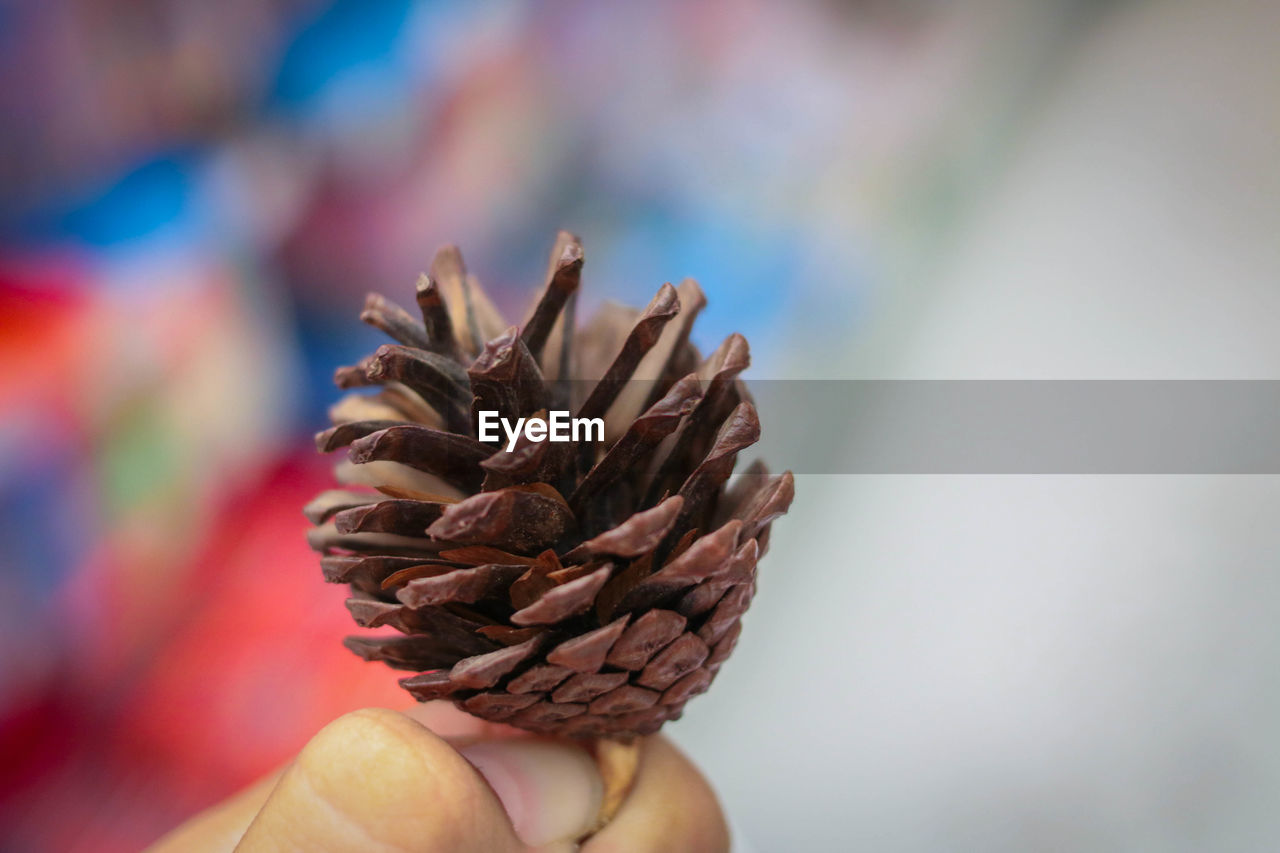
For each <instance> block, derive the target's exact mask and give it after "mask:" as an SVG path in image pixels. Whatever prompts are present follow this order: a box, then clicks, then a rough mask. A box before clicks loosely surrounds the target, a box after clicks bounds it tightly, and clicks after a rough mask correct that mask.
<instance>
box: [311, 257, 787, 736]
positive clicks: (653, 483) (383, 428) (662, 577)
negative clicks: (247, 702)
mask: <svg viewBox="0 0 1280 853" xmlns="http://www.w3.org/2000/svg"><path fill="white" fill-rule="evenodd" d="M581 272H582V247H581V246H580V244H579V242H578V240H577V238H575V237H574V236H573V235H571V234H567V233H564V232H561V233H560V235H559V236H558V237H557V240H556V244H555V248H554V249H553V251H552V255H551V262H550V264H549V268H548V271H547V276H546V285H545V287H544V289H543V292H542V294H541V296H540V298H539V300H538V302H537V304H536V305H535V307H534V309H533V311H532V313H531V315H530V317H529V320H528V321H527V322H526V323H525V324H524V326H523V327H520V328H517V327H514V326H513V327H510V328H508V327H506V325H505V323H504V322H503V321H502V319H501V317H500V316H499V314H498V312H497V310H496V309H495V308H494V306H493V304H492V303H491V302H490V301H489V299H488V297H487V296H486V295H485V293H484V291H483V290H482V289H481V288H480V286H479V284H478V283H477V282H476V280H475V278H474V277H472V276H470V275H468V274H467V273H466V270H465V268H464V267H463V264H462V258H461V256H460V255H459V253H458V250H457V249H456V248H453V247H446V248H444V249H441V250H440V251H439V252H438V253H437V254H436V256H435V259H434V260H433V261H432V264H431V273H430V275H429V276H423V277H421V278H420V279H419V281H418V287H417V301H418V307H419V308H420V310H421V315H422V321H421V322H419V320H418V319H416V318H415V317H412V316H410V315H409V313H408V312H406V311H405V310H403V309H402V308H400V307H398V306H397V305H395V304H393V303H391V302H390V301H388V300H386V299H384V298H383V297H381V296H378V295H376V294H372V295H370V296H369V297H368V299H367V301H366V303H365V309H364V313H363V314H362V315H361V319H362V320H364V321H365V322H366V323H369V324H371V325H373V326H375V327H377V328H378V329H380V330H382V331H383V332H385V333H386V334H387V335H388V336H390V337H391V338H393V339H394V340H395V341H396V343H395V344H388V345H386V346H383V347H381V348H379V349H378V350H377V352H375V353H374V354H373V355H372V356H369V357H368V358H366V359H364V360H363V361H361V362H360V363H359V364H358V365H355V366H353V367H343V368H340V369H339V370H338V371H337V372H336V374H335V381H336V383H337V384H338V386H339V387H340V388H344V389H351V388H359V389H362V391H361V392H354V393H351V394H349V395H348V396H346V397H344V398H343V399H342V400H341V401H340V402H339V403H338V404H337V405H335V406H334V407H333V408H332V410H331V411H330V418H331V420H332V421H333V423H334V426H333V427H332V428H331V429H328V430H326V431H324V432H322V433H320V434H319V435H317V436H316V443H317V445H318V446H319V448H320V450H321V451H324V452H329V451H333V450H337V449H339V448H343V447H345V448H348V453H347V459H346V460H345V461H343V462H340V463H339V464H338V465H337V469H336V474H337V478H338V480H339V481H340V482H342V483H343V484H344V485H345V486H346V488H344V489H342V490H335V491H329V492H325V493H324V494H321V495H320V496H318V497H317V498H316V499H315V500H314V501H312V502H311V503H310V504H309V505H308V506H307V508H306V514H307V517H308V518H310V519H311V521H312V522H313V523H314V524H315V525H316V527H315V528H313V529H312V530H311V531H310V534H309V538H310V541H311V544H312V546H313V547H314V548H315V549H316V550H318V551H320V552H321V553H322V554H323V555H324V556H323V558H322V560H321V565H322V567H323V570H324V576H325V579H326V580H328V581H330V582H333V583H344V584H350V586H351V591H352V597H351V598H349V599H348V600H347V607H348V609H349V610H350V611H351V614H352V615H353V616H354V617H355V620H356V622H357V623H358V624H359V625H361V626H364V627H367V628H375V627H379V626H390V627H391V628H394V629H396V630H397V631H399V632H400V633H399V634H392V635H390V636H386V635H378V636H361V637H349V638H348V639H347V641H346V645H347V647H348V648H350V649H351V650H352V651H354V652H355V653H356V654H358V655H360V656H361V657H363V658H365V659H366V660H380V661H383V662H385V663H387V664H388V665H390V666H392V667H395V668H397V669H405V670H410V671H413V672H416V673H418V674H416V675H413V676H410V677H408V678H405V679H402V680H401V682H400V683H401V684H403V685H404V687H405V688H406V689H407V690H408V691H409V692H410V693H411V694H413V695H414V696H415V697H417V698H418V699H419V700H420V701H424V702H425V701H428V700H432V699H442V698H448V699H451V700H452V701H453V702H454V704H455V705H457V706H458V707H460V708H462V709H463V710H465V711H468V712H470V713H472V714H475V715H476V716H479V717H483V718H484V719H487V720H494V721H501V722H504V723H508V724H510V725H514V726H519V727H521V728H524V729H529V730H532V731H537V732H547V733H554V734H558V735H564V736H568V737H598V736H607V737H614V738H617V737H627V736H630V735H635V734H648V733H650V732H654V731H657V729H658V728H660V727H661V726H662V724H663V723H664V722H666V721H667V720H671V719H675V718H677V717H679V716H680V714H681V711H682V709H683V708H684V704H685V702H687V701H688V700H689V699H690V698H691V697H692V696H695V695H697V694H699V693H701V692H703V691H705V690H706V689H707V687H708V686H709V685H710V683H711V680H712V679H713V678H714V677H715V674H716V672H717V670H719V668H720V666H721V665H722V664H723V663H724V661H725V659H726V658H727V657H728V656H729V653H730V652H731V651H732V649H733V646H734V643H735V642H737V639H738V633H739V631H740V630H741V625H740V621H739V620H740V619H741V617H742V614H743V612H745V611H746V609H747V605H748V604H749V603H750V601H751V597H752V594H753V593H754V592H755V568H756V561H757V559H758V557H759V556H760V555H761V554H762V553H763V552H764V550H765V548H766V547H767V542H768V534H769V526H770V523H771V522H772V521H773V519H775V518H776V517H778V516H779V515H781V514H783V513H784V512H786V510H787V507H788V506H789V505H790V503H791V499H792V495H793V493H794V481H793V478H792V476H791V474H790V472H787V473H784V474H782V475H781V476H779V477H773V478H770V477H768V476H767V473H766V471H765V468H764V466H763V465H762V464H761V463H759V462H757V463H755V464H753V465H752V466H750V467H749V468H748V469H747V470H746V471H745V472H744V473H743V475H742V476H741V477H739V478H738V480H736V481H735V483H734V484H733V486H732V487H726V482H727V481H728V479H729V477H730V474H731V473H732V472H733V467H734V462H735V460H736V458H737V455H738V453H739V452H740V451H741V450H743V449H744V448H746V447H748V446H749V445H751V444H753V443H755V442H756V441H757V440H758V438H759V433H760V426H759V422H758V420H757V417H756V411H755V408H754V406H753V405H752V403H751V401H750V398H749V396H748V394H747V392H746V389H745V387H744V386H743V385H742V383H741V381H740V380H739V379H738V374H739V373H741V372H742V370H743V369H745V368H746V367H747V364H748V362H749V355H748V349H747V342H746V340H745V339H743V337H742V336H741V335H737V334H735V335H731V336H730V337H729V338H727V339H726V340H725V342H724V343H723V344H721V346H720V347H719V348H718V349H717V350H716V351H715V352H714V353H712V354H711V355H710V357H708V358H706V359H703V358H701V357H700V356H699V354H698V351H697V350H696V348H695V347H694V346H693V345H692V344H691V343H690V342H689V329H690V327H691V326H692V324H693V320H694V318H695V317H696V316H697V314H698V312H699V310H700V309H701V308H702V307H703V305H704V304H705V299H704V298H703V295H702V291H701V290H700V289H699V287H698V285H697V283H696V282H694V281H692V280H686V281H684V282H683V283H682V284H681V285H680V286H679V287H678V288H676V287H672V286H671V285H670V284H664V285H663V286H662V288H661V289H660V290H659V291H658V294H657V295H656V296H655V297H654V298H653V301H652V302H650V303H649V305H648V307H646V308H645V309H644V310H643V311H636V310H634V309H629V308H623V307H620V306H616V305H606V306H605V307H603V308H602V309H601V310H600V311H599V313H597V314H596V316H595V317H594V318H593V319H592V320H591V321H590V322H589V323H587V324H586V326H585V327H584V328H583V329H582V330H580V331H579V330H577V329H576V327H575V324H574V313H575V312H574V309H575V304H576V300H577V291H578V284H579V280H580V277H581ZM566 328H567V329H569V330H570V331H571V332H572V333H571V334H568V335H566V334H565V333H564V330H565V329H566ZM368 386H380V387H379V390H377V391H376V392H374V393H371V394H370V393H364V392H363V389H365V388H366V387H368ZM485 411H488V412H497V413H498V414H499V415H500V416H501V417H505V418H508V419H509V420H510V422H511V423H513V424H514V422H515V420H516V419H517V418H529V419H531V420H540V421H542V422H543V423H544V424H545V423H546V422H547V421H548V420H549V413H550V412H554V411H571V412H572V413H573V415H574V417H578V418H600V419H602V420H603V425H604V430H603V432H604V435H603V440H599V435H598V432H597V434H595V435H592V433H591V431H590V430H587V432H586V436H589V437H593V438H596V439H597V440H595V441H586V440H579V441H578V442H574V443H567V442H563V441H546V440H542V441H537V440H533V439H532V438H531V437H530V435H529V434H528V433H527V432H526V433H522V434H521V435H520V437H519V438H518V439H517V440H516V441H515V442H514V445H513V446H512V449H511V450H510V451H508V449H507V447H508V442H507V434H506V433H505V432H502V433H500V434H499V440H498V441H496V442H494V441H492V440H490V441H488V442H482V441H480V440H479V439H478V436H480V435H486V437H488V438H490V439H492V436H493V433H486V432H482V431H481V430H480V426H481V423H480V419H481V414H480V413H481V412H485ZM583 437H584V436H583V435H580V436H579V438H580V439H582V438H583ZM534 438H536V436H535V437H534Z"/></svg>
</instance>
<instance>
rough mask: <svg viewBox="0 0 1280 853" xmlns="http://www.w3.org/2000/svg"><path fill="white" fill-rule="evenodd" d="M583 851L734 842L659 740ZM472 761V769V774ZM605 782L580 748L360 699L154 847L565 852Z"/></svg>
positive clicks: (698, 785) (195, 851)
mask: <svg viewBox="0 0 1280 853" xmlns="http://www.w3.org/2000/svg"><path fill="white" fill-rule="evenodd" d="M640 749H641V752H640V762H639V768H638V770H637V773H636V778H635V782H634V785H633V787H632V789H631V792H630V794H629V795H628V796H627V798H626V799H625V800H624V801H623V803H622V806H621V807H620V808H619V810H618V812H617V813H616V814H615V815H614V817H613V819H612V820H611V821H610V822H609V823H608V824H607V825H606V826H605V827H604V828H603V829H601V830H600V831H599V832H597V833H595V834H594V835H592V836H591V838H590V839H589V840H588V841H587V842H586V843H585V844H583V845H582V847H581V848H580V849H581V850H582V853H608V851H618V853H622V851H626V853H644V852H645V851H671V852H672V853H680V851H697V853H715V851H725V850H728V848H729V841H728V830H727V829H726V827H725V822H724V816H723V813H722V812H721V810H720V805H719V803H718V802H717V801H716V797H715V794H714V793H713V792H712V791H711V788H710V786H709V785H708V784H707V782H706V781H705V780H704V779H703V778H702V776H701V774H699V773H698V771H697V769H696V768H694V766H693V765H692V764H691V763H690V762H689V760H688V759H687V758H685V757H684V756H683V755H681V754H680V752H678V751H677V750H676V749H675V747H673V746H672V745H671V743H670V742H669V741H667V740H666V739H665V738H663V737H661V736H654V737H649V738H645V739H644V740H643V741H642V743H641V747H640ZM477 769H478V771H479V772H477ZM603 795H604V786H603V783H602V781H601V778H600V774H599V771H598V770H597V769H596V764H595V761H594V760H593V759H592V758H591V756H589V755H588V754H587V752H586V751H585V750H583V749H582V748H581V747H578V746H576V745H573V744H570V743H565V742H562V741H549V740H545V739H540V738H535V737H532V736H529V735H528V734H527V733H522V732H518V731H517V730H515V729H511V728H508V727H505V726H497V725H494V724H492V723H485V722H483V721H481V720H476V719H474V718H472V717H469V716H466V715H464V714H461V713H460V712H458V711H456V710H455V709H453V707H452V706H449V705H446V704H443V703H430V704H428V705H422V706H418V707H415V708H413V709H411V710H409V711H407V712H405V713H403V714H401V713H397V712H395V711H390V710H386V709H382V708H368V709H364V710H361V711H355V712H353V713H350V714H347V715H346V716H343V717H340V718H338V719H337V720H335V721H334V722H332V723H330V724H329V725H328V726H326V727H325V728H324V729H322V730H321V731H320V732H319V733H318V734H317V735H316V736H315V737H314V738H312V739H311V741H310V742H309V743H308V744H307V745H306V746H305V747H304V748H303V749H302V751H301V752H300V753H299V754H298V755H297V757H296V758H295V759H294V760H293V761H292V762H291V763H290V764H289V765H287V766H286V767H285V768H284V769H283V770H282V771H281V772H279V773H277V774H274V775H272V776H270V777H268V778H266V779H263V780H262V781H260V782H258V783H257V784H255V785H253V786H251V787H250V788H248V789H246V790H245V791H242V792H241V793H239V794H237V795H235V796H233V797H231V798H230V799H228V800H226V801H225V802H223V803H221V804H219V805H217V806H214V807H213V808H211V809H209V810H208V811H205V812H203V813H201V814H199V815H197V816H196V817H194V818H192V819H191V820H189V821H188V822H187V823H185V824H183V825H182V826H180V827H178V828H177V829H175V830H174V831H173V832H171V833H169V834H168V835H167V836H165V837H164V838H162V839H160V841H158V842H156V844H155V845H154V846H153V847H152V848H151V853H179V851H181V853H212V851H227V850H233V849H234V850H237V851H244V853H252V851H267V850H269V851H276V850H305V851H332V853H345V851H353V853H354V851H361V853H364V851H388V853H401V851H406V853H407V851H424V853H426V852H427V851H430V852H431V853H434V851H450V853H453V851H457V853H467V852H468V851H483V853H507V852H508V851H511V853H515V851H534V850H536V851H547V853H552V851H569V850H575V849H579V848H577V847H576V839H578V838H580V837H582V836H583V835H584V834H585V833H586V832H588V831H589V830H590V829H591V827H592V825H593V824H594V822H595V820H596V817H597V814H598V812H599V808H600V803H601V799H602V797H603Z"/></svg>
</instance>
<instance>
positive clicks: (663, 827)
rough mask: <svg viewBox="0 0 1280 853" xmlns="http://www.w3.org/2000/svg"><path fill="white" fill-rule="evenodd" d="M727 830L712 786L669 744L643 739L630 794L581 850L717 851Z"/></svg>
mask: <svg viewBox="0 0 1280 853" xmlns="http://www.w3.org/2000/svg"><path fill="white" fill-rule="evenodd" d="M728 849H729V830H728V827H726V826H725V821H724V813H723V812H722V811H721V809H720V803H719V801H718V800H717V799H716V795H715V792H714V791H712V790H711V786H710V785H709V784H707V781H706V780H705V779H703V778H702V774H701V773H699V772H698V770H697V768H695V767H694V766H693V764H692V763H691V762H690V761H689V759H687V758H685V757H684V755H682V754H681V753H680V751H679V750H677V749H676V748H675V747H674V746H672V744H671V742H670V741H668V740H667V739H666V738H664V737H661V736H655V737H651V738H646V739H645V740H644V742H643V746H642V748H641V753H640V767H639V769H638V770H637V771H636V780H635V783H634V784H633V787H632V789H631V793H630V794H629V795H627V798H626V799H625V800H623V802H622V807H621V808H619V809H618V813H617V814H616V815H614V817H613V820H611V821H609V823H608V824H606V825H605V827H604V828H603V829H601V830H600V831H599V832H597V833H596V834H595V835H593V836H591V839H590V840H589V841H587V843H586V844H584V845H583V846H582V853H651V851H652V852H653V853H656V851H663V853H721V851H727V850H728Z"/></svg>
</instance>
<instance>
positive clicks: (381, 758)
mask: <svg viewBox="0 0 1280 853" xmlns="http://www.w3.org/2000/svg"><path fill="white" fill-rule="evenodd" d="M236 849H237V850H240V851H246V853H252V852H253V851H259V850H264V851H265V850H270V851H277V850H308V851H311V850H314V851H330V852H331V853H345V851H352V853H355V851H389V853H400V851H445V850H447V851H458V853H468V852H469V851H486V853H489V851H491V852H492V853H505V851H513V853H514V851H521V850H524V849H525V848H524V845H523V844H522V843H521V842H520V840H519V839H518V838H517V837H516V835H515V832H514V831H513V830H512V827H511V823H510V821H508V820H507V817H506V814H505V813H504V811H503V808H502V805H501V803H499V801H498V799H497V797H495V796H494V793H493V791H492V790H490V788H489V786H488V785H487V784H485V781H484V779H482V778H481V777H480V775H479V774H478V773H476V771H475V770H474V769H473V768H472V767H471V765H469V764H468V763H467V762H466V760H465V759H464V758H463V757H462V756H461V755H459V754H458V752H457V751H456V750H455V749H453V747H451V746H450V745H449V744H448V743H446V742H445V741H443V740H441V739H440V738H439V737H437V736H436V735H434V734H432V733H431V732H429V731H428V730H427V729H425V728H424V727H422V726H421V725H419V724H418V723H416V722H414V721H413V720H410V719H409V718H408V717H406V716H404V715H403V714H398V713H396V712H395V711H388V710H386V709H382V708H370V709H365V710H362V711H355V712H353V713H350V714H347V715H346V716H344V717H340V718H338V719H337V720H335V721H334V722H332V723H330V724H329V725H328V726H326V727H325V728H324V729H322V730H321V731H320V733H319V734H317V735H316V736H315V737H314V738H312V739H311V741H310V743H308V744H307V745H306V746H305V747H304V748H303V750H302V752H300V753H299V754H298V757H297V758H296V759H295V760H294V762H293V764H292V765H290V766H289V768H288V769H287V770H285V772H284V775H283V776H281V778H280V781H279V783H278V784H277V785H276V787H275V790H273V791H272V792H271V796H270V797H269V798H268V799H267V801H266V804H265V805H263V807H262V810H261V811H260V812H259V813H258V816H257V817H256V818H255V819H254V820H253V822H252V824H250V826H249V829H248V831H247V832H246V833H245V835H244V838H243V839H242V840H241V842H240V845H239V847H237V848H236Z"/></svg>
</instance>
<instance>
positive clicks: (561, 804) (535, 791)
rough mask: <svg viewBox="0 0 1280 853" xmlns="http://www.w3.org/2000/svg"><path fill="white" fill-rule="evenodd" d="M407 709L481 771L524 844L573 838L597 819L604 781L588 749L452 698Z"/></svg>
mask: <svg viewBox="0 0 1280 853" xmlns="http://www.w3.org/2000/svg"><path fill="white" fill-rule="evenodd" d="M405 714H406V715H407V716H409V717H411V718H412V719H415V720H418V721H419V722H421V723H422V724H423V725H425V726H427V727H428V728H430V729H431V730H432V731H434V732H436V733H437V734H440V735H442V736H445V737H447V738H448V740H449V742H450V743H452V744H453V745H454V746H455V747H457V749H458V751H459V753H461V754H462V756H463V757H464V758H466V759H467V761H468V762H470V763H471V765H472V766H473V767H475V768H476V769H477V770H478V771H480V774H481V775H482V776H484V778H485V781H487V782H488V783H489V787H490V788H492V789H493V791H494V793H495V794H496V795H497V797H498V799H499V801H500V802H501V803H502V806H503V808H504V809H505V810H506V812H507V816H508V818H509V819H510V821H511V824H512V827H513V828H514V829H515V831H516V834H517V835H518V836H519V837H520V838H521V839H522V840H523V841H524V842H525V843H526V844H529V845H531V846H533V847H544V846H546V845H551V844H554V843H558V842H573V841H576V840H577V839H578V838H581V837H582V836H583V835H584V834H586V832H587V830H589V829H590V828H591V827H592V825H593V824H594V822H595V820H596V817H597V815H598V814H599V811H600V803H601V801H602V799H603V797H604V782H603V780H601V778H600V771H599V770H598V769H597V767H596V762H595V760H594V759H593V758H592V757H591V756H590V755H589V754H588V753H587V751H586V750H585V749H583V748H581V747H579V746H576V745H574V744H571V743H566V742H564V741H550V740H544V739H540V738H537V737H534V736H532V735H530V734H529V733H528V732H523V731H520V730H519V729H514V728H512V727H510V726H504V725H501V724H498V723H490V722H486V721H484V720H480V719H478V718H476V717H473V716H471V715H470V714H465V713H463V712H461V711H459V710H457V709H456V708H455V707H453V706H452V705H450V704H448V703H439V702H431V703H427V704H425V705H418V706H415V707H413V708H410V709H409V710H407V711H405Z"/></svg>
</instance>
